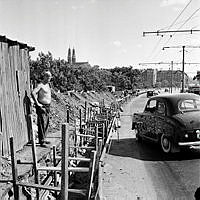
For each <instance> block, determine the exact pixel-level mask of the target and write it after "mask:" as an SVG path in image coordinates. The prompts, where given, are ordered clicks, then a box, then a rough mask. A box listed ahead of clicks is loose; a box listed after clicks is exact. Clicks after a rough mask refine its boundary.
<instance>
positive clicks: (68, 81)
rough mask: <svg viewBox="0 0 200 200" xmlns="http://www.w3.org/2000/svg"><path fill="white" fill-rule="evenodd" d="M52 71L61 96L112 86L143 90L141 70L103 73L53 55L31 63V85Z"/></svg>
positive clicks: (91, 67) (118, 88)
mask: <svg viewBox="0 0 200 200" xmlns="http://www.w3.org/2000/svg"><path fill="white" fill-rule="evenodd" d="M47 69H48V70H50V71H51V73H52V75H53V78H52V87H53V88H54V89H56V90H59V91H61V92H67V91H71V90H75V91H91V90H95V91H105V90H107V86H108V85H112V86H115V88H116V90H126V89H127V90H130V89H135V88H140V87H141V81H140V80H141V70H139V69H133V67H132V66H129V67H115V68H112V69H101V68H100V67H99V66H90V65H89V64H87V63H85V64H84V63H83V64H78V63H77V64H76V63H75V64H69V63H67V61H66V60H64V59H54V58H53V56H52V54H51V53H50V52H48V53H47V54H44V53H42V52H41V53H39V54H38V57H37V59H36V60H35V61H34V60H31V59H30V70H31V71H30V76H31V81H33V82H39V81H40V80H41V78H42V76H41V75H42V72H43V71H44V70H47Z"/></svg>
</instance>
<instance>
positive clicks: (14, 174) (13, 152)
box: [10, 137, 19, 200]
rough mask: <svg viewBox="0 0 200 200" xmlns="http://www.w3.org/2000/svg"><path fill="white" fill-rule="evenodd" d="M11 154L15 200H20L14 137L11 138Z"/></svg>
mask: <svg viewBox="0 0 200 200" xmlns="http://www.w3.org/2000/svg"><path fill="white" fill-rule="evenodd" d="M10 153H11V162H12V177H13V190H14V199H15V200H19V187H18V185H17V176H18V175H17V161H16V157H15V147H14V143H13V137H11V138H10Z"/></svg>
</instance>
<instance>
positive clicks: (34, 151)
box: [29, 114, 39, 200]
mask: <svg viewBox="0 0 200 200" xmlns="http://www.w3.org/2000/svg"><path fill="white" fill-rule="evenodd" d="M29 119H30V122H31V123H30V126H31V127H30V131H31V136H32V138H31V142H32V155H33V171H34V175H35V176H34V178H35V183H36V184H38V183H39V174H38V170H37V168H38V166H37V154H36V144H35V134H34V132H33V118H32V114H29ZM36 198H37V200H39V190H38V189H36Z"/></svg>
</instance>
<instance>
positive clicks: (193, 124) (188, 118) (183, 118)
mask: <svg viewBox="0 0 200 200" xmlns="http://www.w3.org/2000/svg"><path fill="white" fill-rule="evenodd" d="M173 117H174V118H175V119H176V120H178V121H179V122H180V123H181V124H183V125H184V126H185V127H186V128H187V129H197V128H200V111H194V112H184V113H183V114H176V115H174V116H173Z"/></svg>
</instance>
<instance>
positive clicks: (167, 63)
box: [139, 62, 200, 65]
mask: <svg viewBox="0 0 200 200" xmlns="http://www.w3.org/2000/svg"><path fill="white" fill-rule="evenodd" d="M173 64H174V65H180V64H182V63H181V62H174V63H173ZM185 64H186V65H198V64H200V63H185ZM139 65H171V62H157V63H156V62H155V63H151V62H149V63H148V62H146V63H139Z"/></svg>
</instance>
